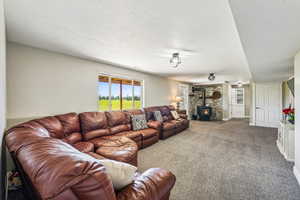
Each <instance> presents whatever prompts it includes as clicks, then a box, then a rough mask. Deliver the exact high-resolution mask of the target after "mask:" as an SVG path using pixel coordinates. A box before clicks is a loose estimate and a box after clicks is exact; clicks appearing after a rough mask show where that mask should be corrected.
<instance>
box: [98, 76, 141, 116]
mask: <svg viewBox="0 0 300 200" xmlns="http://www.w3.org/2000/svg"><path fill="white" fill-rule="evenodd" d="M99 76H107V77H108V83H109V97H108V98H109V106H108V108H109V110H108V111H112V105H111V78H119V79H127V80H131V81H132V83H131V84H132V86H133V81H139V82H141V86H142V88H141V108H140V109H142V108H143V107H144V105H145V104H144V103H145V101H144V99H145V98H144V97H145V93H144V87H145V81H144V80H143V79H136V78H132V77H130V76H127V75H120V74H106V73H99V74H98V76H97V80H98V79H99ZM98 83H99V80H98V81H97V84H98ZM132 94H133V95H134V88H133V87H132ZM97 97H98V98H97V99H99V94H98V85H97ZM133 99H134V96H133V98H132V105H133V106H134V104H133V101H134V100H133ZM98 101H99V100H98ZM132 109H137V108H132ZM97 110H98V111H99V105H98V102H97Z"/></svg>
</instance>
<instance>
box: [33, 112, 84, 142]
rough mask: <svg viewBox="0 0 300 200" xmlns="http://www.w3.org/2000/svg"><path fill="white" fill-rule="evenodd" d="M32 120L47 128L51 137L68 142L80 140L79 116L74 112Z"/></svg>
mask: <svg viewBox="0 0 300 200" xmlns="http://www.w3.org/2000/svg"><path fill="white" fill-rule="evenodd" d="M33 121H35V122H37V123H39V124H40V125H42V126H43V127H44V128H45V129H47V131H48V132H49V134H50V136H51V137H53V138H57V139H61V140H63V141H65V142H67V143H69V144H74V143H76V142H79V141H81V140H82V136H81V133H80V132H81V130H80V123H79V118H78V115H77V114H76V113H67V114H63V115H56V116H49V117H43V118H40V119H36V120H33Z"/></svg>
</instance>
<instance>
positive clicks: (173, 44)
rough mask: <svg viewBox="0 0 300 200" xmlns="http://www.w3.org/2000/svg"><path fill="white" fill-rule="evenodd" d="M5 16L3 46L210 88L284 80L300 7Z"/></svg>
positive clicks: (38, 10) (247, 2) (50, 1)
mask: <svg viewBox="0 0 300 200" xmlns="http://www.w3.org/2000/svg"><path fill="white" fill-rule="evenodd" d="M5 9H6V15H7V32H8V33H7V35H8V39H9V41H14V42H18V43H22V44H26V45H29V46H34V47H39V48H43V49H48V50H51V51H57V52H61V53H65V54H69V55H73V56H78V57H82V58H88V59H92V60H96V61H101V62H107V63H114V64H117V65H119V66H123V67H126V68H130V69H134V70H138V71H144V72H149V73H153V74H158V75H163V76H167V77H170V78H172V79H176V80H181V81H187V82H194V83H206V82H207V76H208V73H209V72H216V75H217V79H216V81H215V82H223V81H232V82H234V81H248V80H249V79H250V78H251V74H252V78H253V79H254V80H255V81H272V80H283V79H286V78H287V77H289V76H290V75H291V73H292V70H290V69H291V67H292V66H293V57H294V55H295V54H296V52H297V51H299V50H300V26H299V19H300V12H299V10H300V1H299V0H263V1H262V0H242V1H241V0H229V2H228V1H227V0H190V1H188V2H186V1H174V0H173V1H171V0H164V1H148V0H123V1H118V3H116V1H111V0H89V1H85V0H64V1H61V0H39V1H37V0H22V1H20V0H6V2H5ZM231 9H232V11H231ZM232 13H233V14H232ZM233 16H234V18H233ZM235 23H236V24H235ZM240 37H241V39H240ZM243 47H244V49H245V53H246V56H247V57H246V56H245V53H244V50H243ZM177 51H179V53H180V54H181V56H182V65H180V66H179V67H178V68H177V69H174V68H172V67H171V66H170V64H169V59H170V56H171V54H172V53H173V52H177ZM248 63H249V66H248ZM250 71H251V73H250Z"/></svg>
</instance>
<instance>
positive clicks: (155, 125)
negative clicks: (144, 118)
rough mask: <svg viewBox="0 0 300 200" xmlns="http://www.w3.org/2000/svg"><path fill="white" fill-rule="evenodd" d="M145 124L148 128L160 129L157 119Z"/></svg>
mask: <svg viewBox="0 0 300 200" xmlns="http://www.w3.org/2000/svg"><path fill="white" fill-rule="evenodd" d="M147 125H148V127H149V128H154V129H156V130H160V129H161V126H162V125H161V122H159V121H149V122H147Z"/></svg>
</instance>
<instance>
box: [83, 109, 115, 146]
mask: <svg viewBox="0 0 300 200" xmlns="http://www.w3.org/2000/svg"><path fill="white" fill-rule="evenodd" d="M79 119H80V124H81V130H82V135H83V138H84V140H90V139H93V138H97V137H101V136H105V135H110V130H109V127H108V121H107V117H106V115H105V113H104V112H84V113H80V114H79Z"/></svg>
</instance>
